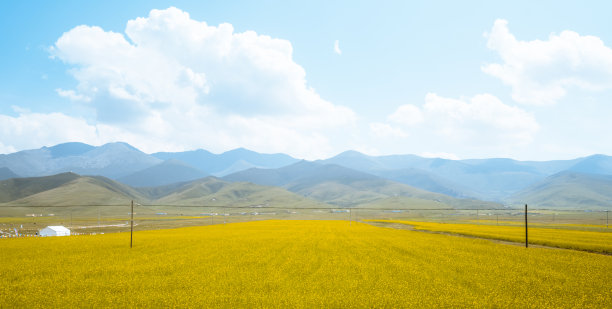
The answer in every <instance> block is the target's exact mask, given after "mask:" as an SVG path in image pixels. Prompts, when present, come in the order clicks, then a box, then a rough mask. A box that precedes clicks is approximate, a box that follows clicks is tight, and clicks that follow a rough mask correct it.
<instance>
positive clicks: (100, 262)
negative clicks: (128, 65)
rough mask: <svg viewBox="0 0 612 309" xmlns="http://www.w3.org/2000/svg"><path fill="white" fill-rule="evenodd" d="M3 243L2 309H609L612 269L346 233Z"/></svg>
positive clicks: (297, 227)
mask: <svg viewBox="0 0 612 309" xmlns="http://www.w3.org/2000/svg"><path fill="white" fill-rule="evenodd" d="M128 243H129V234H127V233H116V234H106V235H95V236H74V237H73V236H70V237H50V238H21V239H4V240H1V241H0V254H1V260H2V263H1V264H0V278H2V279H1V280H2V284H0V306H1V307H2V308H41V307H45V308H49V307H53V308H72V307H98V308H99V307H102V308H114V307H120V308H125V307H132V308H133V307H139V308H142V307H145V308H150V307H153V308H160V307H197V308H208V307H214V308H271V307H272V308H320V307H332V308H373V307H389V308H404V307H406V308H410V307H414V308H423V307H436V308H438V307H494V308H497V307H502V308H567V307H581V308H589V307H591V308H605V307H609V306H610V304H611V303H612V293H611V292H612V272H611V271H610V270H611V269H612V257H611V256H606V255H600V254H593V253H587V252H578V251H572V250H556V249H545V248H529V249H526V248H522V247H518V246H509V245H503V244H498V243H493V242H490V241H487V240H481V239H470V238H458V237H454V236H447V235H440V234H428V233H422V232H414V231H408V230H395V229H388V228H381V227H375V226H371V225H368V224H364V223H360V224H356V223H355V222H353V223H352V224H351V225H349V224H348V222H346V221H255V222H247V223H232V224H226V225H211V226H203V227H188V228H180V229H173V230H155V231H142V232H137V233H135V242H134V244H135V247H134V248H133V249H130V248H129V247H128Z"/></svg>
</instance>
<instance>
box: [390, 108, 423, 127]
mask: <svg viewBox="0 0 612 309" xmlns="http://www.w3.org/2000/svg"><path fill="white" fill-rule="evenodd" d="M388 119H389V120H391V121H393V122H395V123H398V124H403V125H408V126H412V125H417V124H419V123H421V122H423V113H422V112H421V110H420V109H419V108H418V107H416V106H414V105H410V104H406V105H402V106H400V107H398V108H397V110H396V111H395V113H393V114H391V115H389V117H388Z"/></svg>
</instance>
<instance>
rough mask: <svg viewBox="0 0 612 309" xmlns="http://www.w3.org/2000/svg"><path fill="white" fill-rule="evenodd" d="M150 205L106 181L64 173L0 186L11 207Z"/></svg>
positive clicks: (136, 194) (1, 199) (0, 197)
mask: <svg viewBox="0 0 612 309" xmlns="http://www.w3.org/2000/svg"><path fill="white" fill-rule="evenodd" d="M132 199H135V200H139V201H147V200H148V199H147V198H146V197H145V196H144V195H142V194H140V193H139V192H138V191H136V190H134V189H132V188H130V187H128V186H126V185H123V184H121V183H118V182H116V181H113V180H110V179H108V178H105V177H100V176H96V177H91V176H79V175H77V174H74V173H63V174H58V175H53V176H45V177H35V178H15V179H10V180H6V181H3V182H0V202H3V203H7V204H10V205H29V206H31V205H33V206H41V205H42V206H56V205H115V204H119V205H121V204H123V205H128V204H129V202H130V200H132Z"/></svg>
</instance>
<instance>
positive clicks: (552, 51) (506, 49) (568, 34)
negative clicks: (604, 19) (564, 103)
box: [482, 19, 612, 105]
mask: <svg viewBox="0 0 612 309" xmlns="http://www.w3.org/2000/svg"><path fill="white" fill-rule="evenodd" d="M485 36H486V37H487V38H488V41H487V47H488V48H489V49H491V50H494V51H496V52H497V53H498V54H499V56H500V57H501V60H502V63H491V64H487V65H484V66H483V67H482V71H483V72H485V73H487V74H490V75H492V76H495V77H497V78H499V79H500V80H501V81H502V82H504V83H505V84H507V85H509V86H511V87H512V98H513V99H514V100H516V101H517V102H521V103H528V104H539V105H545V104H554V103H556V101H557V100H559V99H561V98H563V97H564V96H565V95H566V93H567V91H568V90H570V89H571V88H578V89H582V90H587V91H598V90H604V89H610V88H612V49H611V48H609V47H607V46H606V45H605V44H604V42H603V41H602V40H601V39H600V38H598V37H596V36H589V35H587V36H581V35H579V34H578V33H576V32H573V31H563V32H561V34H554V33H553V34H551V35H550V36H549V37H548V39H547V40H533V41H520V40H517V39H516V37H515V36H514V35H513V34H512V33H510V30H509V29H508V22H507V21H506V20H502V19H498V20H496V21H495V23H494V25H493V28H492V29H491V31H490V32H489V33H487V34H485Z"/></svg>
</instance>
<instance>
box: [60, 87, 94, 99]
mask: <svg viewBox="0 0 612 309" xmlns="http://www.w3.org/2000/svg"><path fill="white" fill-rule="evenodd" d="M55 92H57V94H58V95H59V96H60V97H64V98H68V99H70V100H72V101H85V102H89V101H91V99H90V98H88V97H86V96H84V95H82V94H77V93H76V92H75V91H74V90H64V89H61V88H57V89H55Z"/></svg>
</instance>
